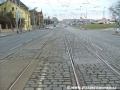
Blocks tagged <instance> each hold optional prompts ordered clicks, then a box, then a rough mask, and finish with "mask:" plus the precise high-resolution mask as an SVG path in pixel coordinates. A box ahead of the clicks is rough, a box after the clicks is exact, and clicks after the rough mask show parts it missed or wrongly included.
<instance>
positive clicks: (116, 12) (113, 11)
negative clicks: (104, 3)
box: [109, 0, 120, 18]
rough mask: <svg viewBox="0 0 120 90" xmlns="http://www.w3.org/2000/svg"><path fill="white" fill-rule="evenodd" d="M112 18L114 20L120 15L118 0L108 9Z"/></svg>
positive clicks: (119, 2)
mask: <svg viewBox="0 0 120 90" xmlns="http://www.w3.org/2000/svg"><path fill="white" fill-rule="evenodd" d="M109 10H110V13H111V16H112V18H116V17H118V16H119V15H120V0H119V1H117V2H116V4H113V5H111V6H110V8H109Z"/></svg>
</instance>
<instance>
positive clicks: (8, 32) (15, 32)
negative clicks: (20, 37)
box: [0, 30, 28, 37]
mask: <svg viewBox="0 0 120 90" xmlns="http://www.w3.org/2000/svg"><path fill="white" fill-rule="evenodd" d="M27 31H28V30H23V31H22V32H20V31H19V33H23V32H27ZM13 34H17V31H16V30H15V31H12V30H7V31H4V32H1V33H0V37H4V36H9V35H13Z"/></svg>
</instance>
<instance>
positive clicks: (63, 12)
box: [0, 0, 118, 20]
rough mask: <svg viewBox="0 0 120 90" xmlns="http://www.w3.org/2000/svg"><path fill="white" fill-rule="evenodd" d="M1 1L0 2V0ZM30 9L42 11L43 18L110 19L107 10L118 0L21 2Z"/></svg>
mask: <svg viewBox="0 0 120 90" xmlns="http://www.w3.org/2000/svg"><path fill="white" fill-rule="evenodd" d="M0 1H1V0H0ZM21 1H22V2H23V3H24V4H25V5H26V6H28V7H29V8H30V9H33V8H35V7H38V8H37V11H41V10H42V11H43V14H44V16H45V15H46V16H45V17H48V16H50V17H57V18H58V19H59V20H62V19H64V18H71V19H73V18H80V17H81V16H82V17H83V18H85V17H86V15H87V18H88V19H101V18H103V12H104V11H105V14H104V16H105V17H106V18H110V13H109V10H108V8H109V7H110V5H112V4H114V3H115V2H117V1H118V0H21Z"/></svg>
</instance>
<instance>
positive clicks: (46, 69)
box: [24, 32, 120, 90]
mask: <svg viewBox="0 0 120 90" xmlns="http://www.w3.org/2000/svg"><path fill="white" fill-rule="evenodd" d="M59 35H61V34H59ZM65 35H66V37H67V39H68V41H69V45H71V46H72V49H73V56H74V62H75V68H76V71H77V74H78V77H79V82H80V84H81V86H82V87H83V86H94V87H95V86H96V87H113V88H114V87H115V88H119V87H120V78H119V77H118V76H117V75H116V74H115V73H114V72H113V71H112V70H111V69H110V68H108V66H106V65H105V64H104V63H103V62H102V61H101V60H100V59H98V58H97V57H96V56H95V55H94V54H92V53H91V52H90V51H89V50H88V49H87V48H86V47H85V46H84V45H83V44H86V43H84V40H80V39H78V38H77V37H76V36H75V35H74V34H71V33H68V32H67V33H66V34H65ZM61 37H65V36H64V35H62V36H60V37H59V38H57V39H56V40H55V41H54V42H53V43H52V44H51V45H49V46H48V47H47V49H46V52H45V53H44V54H43V55H40V57H39V59H41V61H40V62H39V63H38V65H37V67H36V69H35V70H34V72H33V74H32V75H31V77H30V79H29V81H28V82H27V84H26V86H25V88H24V90H68V89H67V87H68V86H70V87H72V86H73V87H74V86H77V85H76V81H75V78H74V75H73V71H72V67H71V64H70V60H69V57H68V56H67V51H66V45H65V43H64V42H65V40H64V38H61ZM86 45H88V44H86ZM93 49H96V48H93ZM85 90H86V89H85ZM87 90H88V89H87ZM96 90H97V89H96ZM101 90H106V89H101Z"/></svg>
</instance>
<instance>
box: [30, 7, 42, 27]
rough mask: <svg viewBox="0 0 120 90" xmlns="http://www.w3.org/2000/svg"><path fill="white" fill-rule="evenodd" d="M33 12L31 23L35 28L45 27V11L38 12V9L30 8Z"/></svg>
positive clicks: (31, 12)
mask: <svg viewBox="0 0 120 90" xmlns="http://www.w3.org/2000/svg"><path fill="white" fill-rule="evenodd" d="M29 12H30V14H31V25H32V26H33V27H32V28H33V29H40V28H43V13H42V11H41V12H37V11H36V9H35V8H34V9H32V10H29Z"/></svg>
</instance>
